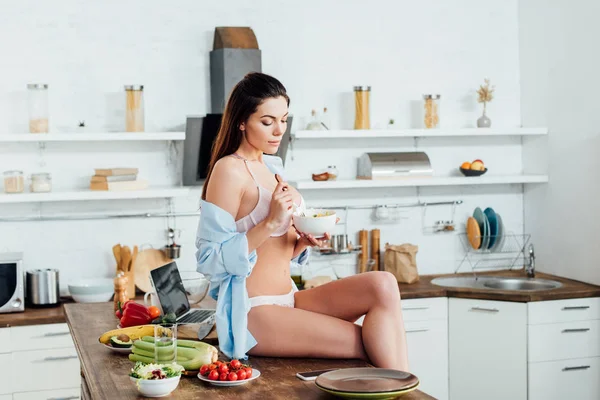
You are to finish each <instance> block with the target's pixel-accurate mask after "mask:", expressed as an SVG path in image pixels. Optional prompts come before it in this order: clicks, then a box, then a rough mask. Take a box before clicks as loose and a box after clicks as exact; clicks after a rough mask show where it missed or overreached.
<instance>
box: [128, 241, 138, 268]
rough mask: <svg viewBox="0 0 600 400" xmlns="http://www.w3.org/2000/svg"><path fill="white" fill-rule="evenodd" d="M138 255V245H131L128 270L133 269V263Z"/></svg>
mask: <svg viewBox="0 0 600 400" xmlns="http://www.w3.org/2000/svg"><path fill="white" fill-rule="evenodd" d="M137 255H138V247H137V245H136V246H133V254H132V255H131V264H129V271H133V265H134V264H135V259H136V258H137Z"/></svg>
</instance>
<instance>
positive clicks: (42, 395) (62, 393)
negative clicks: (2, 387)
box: [0, 387, 81, 400]
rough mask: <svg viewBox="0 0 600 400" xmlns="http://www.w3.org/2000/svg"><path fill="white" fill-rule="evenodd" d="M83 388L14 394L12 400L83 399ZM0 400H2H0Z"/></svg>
mask: <svg viewBox="0 0 600 400" xmlns="http://www.w3.org/2000/svg"><path fill="white" fill-rule="evenodd" d="M80 395H81V388H79V387H76V388H71V389H60V390H43V391H39V392H22V393H14V394H13V397H12V400H77V399H80V398H81V396H80ZM0 400H2V399H1V398H0Z"/></svg>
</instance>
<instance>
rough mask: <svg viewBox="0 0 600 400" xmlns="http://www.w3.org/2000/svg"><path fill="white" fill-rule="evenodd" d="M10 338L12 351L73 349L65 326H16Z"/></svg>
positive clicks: (11, 329) (67, 328)
mask: <svg viewBox="0 0 600 400" xmlns="http://www.w3.org/2000/svg"><path fill="white" fill-rule="evenodd" d="M10 336H11V343H12V351H28V350H37V349H59V348H63V347H74V345H73V339H72V338H71V332H69V327H68V326H67V324H48V325H31V326H16V327H14V328H10Z"/></svg>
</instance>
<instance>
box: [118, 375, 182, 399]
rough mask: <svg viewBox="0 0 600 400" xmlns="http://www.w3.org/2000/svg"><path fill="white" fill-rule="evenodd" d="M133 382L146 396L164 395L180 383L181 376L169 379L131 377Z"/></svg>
mask: <svg viewBox="0 0 600 400" xmlns="http://www.w3.org/2000/svg"><path fill="white" fill-rule="evenodd" d="M129 379H131V382H133V384H134V385H135V387H137V389H138V392H140V393H141V394H142V396H146V397H163V396H167V395H169V394H170V393H171V392H172V391H173V390H175V389H177V385H179V379H181V375H180V376H175V377H173V378H167V379H137V378H134V377H132V376H130V377H129Z"/></svg>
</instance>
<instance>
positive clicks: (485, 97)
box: [477, 79, 495, 128]
mask: <svg viewBox="0 0 600 400" xmlns="http://www.w3.org/2000/svg"><path fill="white" fill-rule="evenodd" d="M484 82H485V84H483V85H480V86H479V89H478V90H477V94H478V95H479V98H478V99H477V102H478V103H483V115H482V116H481V117H479V119H478V120H477V127H478V128H489V127H491V126H492V120H491V119H489V118H488V116H487V115H486V114H485V112H486V108H487V107H486V106H487V103H489V102H490V101H492V99H493V98H494V88H495V87H494V86H490V80H489V79H485V80H484Z"/></svg>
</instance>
